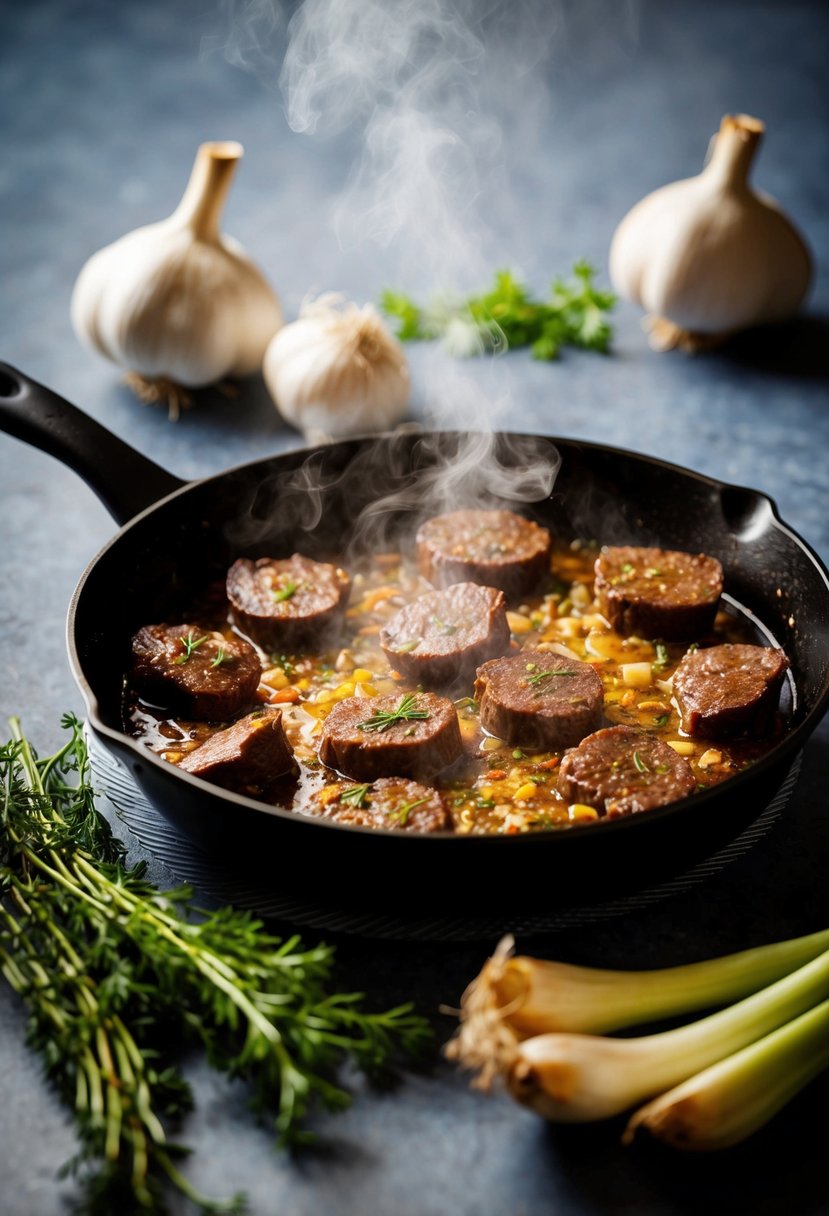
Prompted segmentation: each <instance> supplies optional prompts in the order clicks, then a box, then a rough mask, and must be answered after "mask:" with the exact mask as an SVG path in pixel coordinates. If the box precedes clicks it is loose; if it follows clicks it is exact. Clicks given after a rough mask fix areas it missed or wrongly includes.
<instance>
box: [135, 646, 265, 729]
mask: <svg viewBox="0 0 829 1216" xmlns="http://www.w3.org/2000/svg"><path fill="white" fill-rule="evenodd" d="M261 675H262V665H261V663H260V662H259V656H258V655H257V653H256V651H255V650H254V649H253V647H252V646H251V645H250V643H249V642H246V641H244V639H243V638H231V639H228V638H226V637H224V636H223V635H222V634H221V633H213V632H211V630H209V629H200V628H199V626H198V625H145V626H144V627H143V629H139V630H138V633H136V635H135V637H134V638H133V639H132V682H133V685H134V687H135V691H136V692H137V693H138V695H139V696H140V697H141V698H142V699H143V700H145V701H148V702H149V703H150V704H151V705H158V706H160V707H161V708H163V709H169V710H172V711H173V712H175V713H180V714H182V715H184V716H186V717H188V718H196V719H199V720H201V721H208V722H210V721H213V722H226V721H227V720H228V719H229V718H232V717H234V716H235V715H236V714H238V713H239V711H240V710H242V709H247V708H248V706H249V705H250V704H251V702H252V701H253V699H254V694H255V693H256V689H257V688H258V687H259V680H260V677H261Z"/></svg>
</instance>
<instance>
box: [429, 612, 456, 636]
mask: <svg viewBox="0 0 829 1216" xmlns="http://www.w3.org/2000/svg"><path fill="white" fill-rule="evenodd" d="M432 624H433V625H434V627H435V629H439V630H440V632H441V633H442V634H444V635H445V636H446V637H451V636H452V634H453V633H457V632H458V626H457V625H453V624H452V623H451V621H442V620H441V619H440V617H439V616H435V615H433V616H432Z"/></svg>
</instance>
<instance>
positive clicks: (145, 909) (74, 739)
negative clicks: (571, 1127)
mask: <svg viewBox="0 0 829 1216" xmlns="http://www.w3.org/2000/svg"><path fill="white" fill-rule="evenodd" d="M63 724H64V726H65V728H66V729H67V730H68V731H69V733H70V737H69V741H68V742H67V743H66V744H65V745H64V746H63V747H62V748H61V749H60V750H59V751H57V752H56V753H55V754H54V755H52V756H49V757H46V758H45V759H42V760H41V759H38V757H37V755H36V754H35V752H34V750H33V748H32V746H31V744H30V743H29V741H28V740H27V739H26V738H25V737H24V735H23V733H22V731H21V729H20V724H19V722H18V721H17V719H12V739H10V740H9V741H8V742H7V743H6V744H5V745H3V746H2V747H0V973H2V975H3V976H4V977H5V979H6V981H7V982H8V983H9V984H10V985H11V987H12V988H13V989H14V990H15V992H17V993H18V994H19V995H20V997H21V998H22V1000H23V1001H24V1002H25V1004H26V1006H27V1007H28V1010H29V1014H30V1031H29V1042H30V1044H31V1046H32V1047H33V1048H34V1049H35V1050H37V1051H38V1052H39V1053H40V1054H41V1057H42V1059H43V1062H44V1067H45V1069H46V1072H47V1075H48V1077H49V1078H50V1080H51V1081H52V1082H53V1083H54V1085H55V1087H56V1088H57V1090H58V1092H59V1093H60V1095H61V1097H62V1098H63V1100H64V1101H65V1102H66V1103H67V1105H68V1106H69V1107H70V1108H71V1109H72V1111H73V1114H74V1118H75V1125H76V1128H77V1132H78V1137H79V1152H78V1155H77V1157H76V1158H75V1160H74V1161H73V1163H72V1167H73V1168H74V1169H76V1170H77V1171H79V1172H80V1174H81V1177H82V1179H83V1181H84V1184H85V1186H86V1190H87V1195H86V1199H87V1203H86V1210H87V1211H88V1212H92V1211H95V1212H103V1211H106V1212H110V1211H118V1212H123V1213H125V1214H126V1213H128V1212H129V1213H132V1212H136V1211H142V1212H145V1213H148V1212H150V1211H158V1210H160V1207H159V1204H160V1202H161V1196H162V1191H163V1189H164V1185H165V1182H166V1183H170V1184H172V1185H173V1186H174V1187H175V1188H177V1189H178V1190H179V1191H180V1192H182V1193H183V1194H185V1195H186V1196H188V1198H189V1199H191V1200H192V1201H193V1203H194V1204H196V1206H197V1207H199V1208H200V1209H201V1210H202V1211H204V1212H208V1211H218V1210H224V1211H230V1210H234V1209H238V1207H239V1204H240V1202H241V1201H240V1199H239V1197H237V1198H236V1199H234V1200H231V1201H230V1202H229V1203H228V1204H225V1205H222V1204H219V1203H215V1202H213V1201H211V1200H210V1199H208V1198H207V1197H205V1196H203V1195H200V1194H199V1193H198V1192H197V1191H195V1190H194V1188H193V1187H192V1186H191V1185H190V1183H189V1182H188V1181H187V1179H186V1178H185V1177H184V1176H183V1175H182V1174H181V1173H180V1171H179V1170H178V1168H177V1166H176V1164H175V1160H176V1158H177V1157H178V1156H179V1155H181V1153H182V1152H183V1151H186V1150H182V1149H181V1148H180V1147H178V1146H176V1145H175V1144H174V1143H172V1142H171V1141H170V1139H169V1132H168V1125H169V1123H170V1122H171V1121H172V1120H177V1119H178V1118H179V1117H180V1116H181V1115H182V1113H184V1112H185V1111H186V1110H187V1109H188V1108H189V1107H190V1105H191V1095H190V1092H189V1089H188V1087H187V1084H186V1082H185V1081H184V1078H183V1077H182V1074H181V1072H180V1071H179V1068H178V1066H177V1063H176V1060H175V1057H174V1054H173V1051H174V1047H173V1045H174V1044H175V1043H177V1042H178V1043H187V1042H189V1043H191V1044H192V1043H195V1044H197V1045H201V1046H202V1047H203V1048H204V1050H205V1052H206V1054H207V1058H208V1060H209V1061H210V1063H211V1064H212V1065H213V1066H214V1067H215V1068H217V1069H219V1070H221V1071H223V1072H226V1073H227V1074H229V1075H230V1076H233V1077H238V1078H240V1079H242V1080H244V1081H246V1082H247V1083H248V1085H249V1086H250V1088H251V1091H252V1095H253V1104H254V1106H255V1107H257V1108H258V1109H261V1110H263V1111H264V1110H273V1111H274V1113H275V1116H276V1120H275V1122H276V1130H277V1133H278V1137H279V1139H280V1141H283V1142H287V1141H296V1140H301V1139H303V1138H305V1136H306V1133H305V1132H304V1131H303V1129H302V1126H301V1124H302V1120H303V1116H304V1115H305V1114H306V1112H307V1111H308V1109H309V1107H310V1106H311V1104H312V1103H313V1102H314V1101H321V1102H322V1103H323V1104H324V1105H327V1106H329V1107H331V1108H333V1109H336V1108H339V1107H342V1106H344V1105H345V1104H347V1102H348V1094H347V1093H346V1092H345V1091H344V1090H343V1089H342V1087H341V1086H340V1085H339V1083H338V1081H337V1075H336V1070H337V1066H338V1065H339V1064H340V1063H341V1062H342V1061H344V1060H353V1061H354V1062H356V1063H357V1064H359V1065H360V1066H361V1067H363V1068H364V1069H365V1070H366V1071H368V1072H372V1073H374V1072H377V1071H378V1070H380V1069H382V1068H383V1067H384V1066H386V1065H388V1063H389V1062H390V1060H391V1059H392V1058H393V1056H394V1054H395V1051H396V1050H397V1049H402V1050H403V1051H407V1052H408V1051H415V1050H417V1049H418V1048H419V1047H420V1046H422V1044H423V1042H424V1040H425V1038H426V1037H427V1035H428V1031H427V1028H426V1024H425V1023H424V1021H423V1019H421V1018H419V1017H417V1016H416V1015H415V1014H413V1013H412V1011H411V1007H410V1006H408V1005H401V1006H399V1007H398V1008H396V1009H391V1010H388V1011H386V1012H381V1013H372V1012H369V1011H367V1010H365V1008H364V1007H363V1005H362V997H361V996H360V995H359V994H354V993H344V994H343V993H330V992H329V991H328V982H329V978H330V972H331V965H332V958H333V955H332V951H331V949H330V948H329V947H327V946H317V947H312V948H310V949H307V948H305V947H303V945H302V944H301V942H300V940H299V939H298V938H296V937H292V938H290V939H289V940H287V941H283V940H281V939H279V938H277V937H274V936H272V935H271V934H269V933H267V932H266V931H265V929H264V927H263V925H262V923H261V922H260V921H258V920H256V919H255V918H254V917H252V916H251V915H250V913H248V912H240V911H236V910H235V909H231V908H221V909H219V910H217V911H214V912H210V913H202V912H200V911H199V910H198V909H196V908H194V907H193V905H192V903H191V892H190V891H189V889H187V888H183V887H182V888H178V889H176V890H173V891H164V892H162V891H161V890H159V889H158V888H156V887H154V886H153V885H152V884H151V883H149V882H148V881H147V880H146V878H145V876H144V874H145V872H144V867H143V866H142V865H138V866H133V867H130V866H128V865H127V863H126V857H125V850H124V846H123V845H122V844H121V842H120V841H118V840H117V839H116V838H115V837H113V835H112V833H111V831H110V829H109V826H108V824H107V823H106V821H105V820H104V819H103V818H102V817H101V816H100V815H99V814H98V812H97V810H96V808H95V803H94V796H93V791H92V787H91V785H90V782H89V771H88V760H87V753H86V747H85V743H84V739H83V734H82V730H81V726H80V723H79V722H78V721H77V720H76V719H75V718H73V717H71V716H67V717H66V718H65V719H64V723H63Z"/></svg>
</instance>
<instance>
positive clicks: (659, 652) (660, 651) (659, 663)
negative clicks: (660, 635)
mask: <svg viewBox="0 0 829 1216" xmlns="http://www.w3.org/2000/svg"><path fill="white" fill-rule="evenodd" d="M653 648H654V650H655V651H656V660H655V661H654V663H653V664H652V666H653V667H667V666H668V663H669V661H670V656H669V655H668V647H667V646H666V645H665V644H664V642H654V644H653Z"/></svg>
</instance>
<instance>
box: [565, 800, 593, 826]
mask: <svg viewBox="0 0 829 1216" xmlns="http://www.w3.org/2000/svg"><path fill="white" fill-rule="evenodd" d="M567 818H568V819H569V820H570V821H571V822H572V823H588V822H590V821H591V820H593V819H598V818H599V812H598V811H597V810H596V808H595V807H593V806H586V805H585V804H584V803H583V802H573V803H572V804H571V805H570V806H568V808H567Z"/></svg>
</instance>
